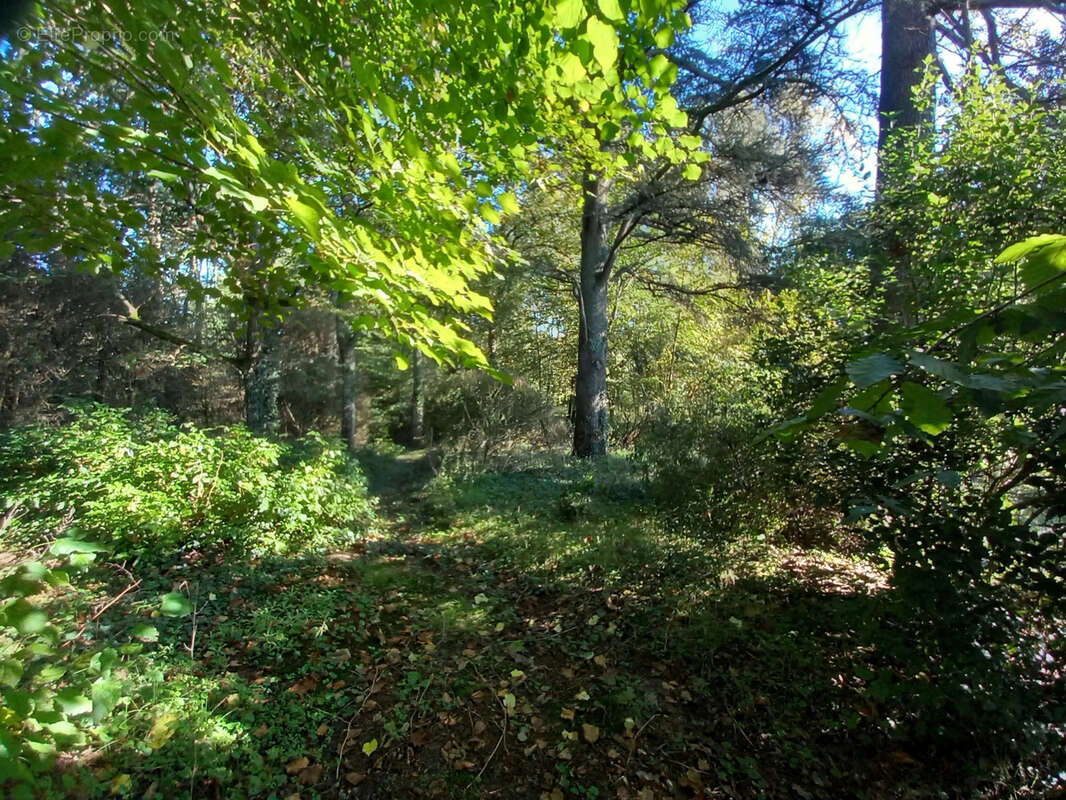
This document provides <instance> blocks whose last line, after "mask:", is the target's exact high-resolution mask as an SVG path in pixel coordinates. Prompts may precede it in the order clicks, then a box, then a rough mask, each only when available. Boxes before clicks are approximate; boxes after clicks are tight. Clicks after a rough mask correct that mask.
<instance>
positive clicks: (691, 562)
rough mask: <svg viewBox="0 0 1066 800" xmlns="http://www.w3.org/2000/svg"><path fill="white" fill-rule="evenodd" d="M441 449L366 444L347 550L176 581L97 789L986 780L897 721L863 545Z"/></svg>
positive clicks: (625, 791) (938, 788) (601, 790)
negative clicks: (359, 520)
mask: <svg viewBox="0 0 1066 800" xmlns="http://www.w3.org/2000/svg"><path fill="white" fill-rule="evenodd" d="M438 460H439V459H438V458H437V457H436V456H435V455H434V454H414V455H408V456H403V457H400V458H398V459H393V458H390V457H385V456H368V458H367V460H366V462H365V467H366V469H367V472H368V474H369V478H370V485H371V487H372V490H373V491H375V492H376V493H377V494H378V495H379V496H380V497H381V502H380V508H379V514H380V519H381V525H380V527H379V529H378V530H376V531H374V532H372V533H371V534H370V535H368V536H367V538H366V539H365V540H364V541H363V542H361V543H360V544H359V545H358V546H356V547H354V548H353V549H350V550H346V551H343V552H336V553H333V554H331V555H330V556H329V557H328V558H326V559H325V560H322V559H312V560H281V561H276V562H270V563H267V562H263V563H258V564H254V565H247V566H245V567H229V566H221V565H219V566H203V567H202V568H200V569H198V571H197V572H196V573H195V575H193V574H189V575H187V576H186V577H185V578H184V579H183V581H184V583H183V586H184V587H185V590H186V591H188V592H189V593H190V596H191V597H192V598H193V601H194V605H196V607H197V616H196V617H194V619H193V621H192V625H193V628H192V636H191V637H189V640H188V641H185V642H184V643H183V644H182V645H181V646H180V647H179V646H172V647H171V648H170V649H167V648H166V647H164V646H162V645H160V646H159V649H158V650H157V651H156V652H155V655H154V659H155V660H154V667H153V669H156V670H158V673H157V674H156V675H155V683H154V684H153V686H154V687H155V688H154V689H153V694H152V697H151V703H150V704H149V703H145V704H143V706H142V708H143V709H144V711H141V712H140V713H139V712H138V709H137V708H136V704H134V705H133V706H131V707H129V708H128V709H127V710H126V712H125V713H126V722H125V729H124V732H123V733H122V734H121V735H116V736H115V738H114V740H113V741H112V742H111V743H110V744H109V745H108V746H105V747H103V748H101V750H100V751H99V752H98V753H97V754H96V755H95V757H94V758H90V759H89V763H90V764H91V765H92V766H93V767H94V770H95V773H94V774H95V775H96V777H97V779H99V781H100V784H99V785H101V786H105V787H107V786H110V790H111V791H112V792H113V793H116V794H122V793H128V792H129V791H131V790H132V791H134V793H135V794H136V795H137V796H145V797H167V798H170V797H178V796H188V797H226V798H229V797H241V796H257V797H258V796H262V797H265V796H269V797H279V798H300V797H302V798H313V797H353V798H355V797H358V798H422V797H425V798H452V797H470V798H482V797H484V798H489V797H491V798H549V799H550V800H560V799H561V798H617V799H618V800H627V799H631V800H653V798H659V799H661V798H715V797H753V798H754V797H774V798H777V797H798V798H837V797H856V798H858V797H866V798H888V797H936V796H948V794H954V792H953V791H952V790H953V789H957V788H958V787H961V786H962V785H963V784H964V783H966V782H968V781H971V780H972V779H973V778H974V771H975V770H977V771H978V773H979V774H978V776H977V777H978V778H980V777H984V776H987V775H991V774H993V773H994V766H995V765H993V764H989V763H985V764H978V763H975V762H974V760H973V759H971V758H966V757H964V756H963V754H962V753H961V752H960V753H958V754H954V755H953V754H952V753H951V752H950V751H948V752H947V753H945V751H943V750H939V751H933V750H931V749H929V748H928V747H927V746H926V744H924V743H923V741H922V740H921V739H917V738H910V739H908V738H906V737H904V738H900V737H897V736H893V735H892V730H893V728H894V727H895V726H896V722H895V721H894V720H893V716H894V715H896V709H895V707H894V706H893V705H892V702H891V693H887V694H886V693H883V692H881V693H879V692H878V691H876V687H877V685H878V683H879V682H880V683H881V684H886V683H891V682H892V681H893V680H894V677H893V673H892V671H891V669H889V667H888V666H886V664H887V662H886V661H885V657H884V655H883V654H882V650H883V649H884V648H885V646H886V640H885V620H886V619H887V618H888V617H887V616H886V614H889V611H888V610H887V606H886V603H887V602H888V601H887V600H886V599H885V597H886V591H885V575H884V574H883V573H882V572H881V571H879V570H878V569H877V568H876V567H875V566H874V565H873V564H871V563H868V562H866V561H864V560H862V559H859V558H856V557H844V556H841V555H838V554H833V553H830V552H826V551H819V550H814V549H802V548H798V547H785V546H781V545H773V544H770V543H768V542H767V541H765V540H764V539H763V538H762V537H759V536H753V537H751V538H750V539H748V540H741V539H733V540H730V541H708V540H707V538H706V537H705V536H702V535H695V534H693V533H692V532H691V527H690V526H688V525H686V524H683V523H682V522H680V521H678V520H672V519H670V518H669V517H668V516H664V515H663V514H662V513H660V512H657V511H655V510H654V508H653V507H652V506H651V505H650V504H648V503H647V502H646V498H645V497H644V494H643V490H642V485H641V483H640V481H639V479H638V478H637V477H635V476H634V475H633V474H632V473H631V472H630V470H629V468H628V467H627V465H626V464H625V463H624V462H618V463H611V464H607V465H604V466H603V467H602V468H599V469H597V470H589V469H588V467H587V466H580V465H574V464H573V463H570V462H560V463H559V464H557V465H554V466H550V465H541V466H535V465H529V466H528V467H525V468H521V469H515V470H512V471H509V472H490V473H482V474H480V475H475V476H472V477H471V478H469V479H467V480H462V479H450V480H448V479H444V478H441V477H435V473H436V464H437V463H438ZM166 580H169V581H171V582H173V581H174V576H167V577H166ZM159 624H160V632H161V637H160V641H161V642H162V641H165V640H167V638H168V634H171V633H172V634H175V635H177V634H178V633H179V632H180V631H185V633H183V634H181V635H182V636H185V637H188V625H189V621H188V620H183V621H173V622H172V623H168V621H167V620H160V621H159ZM167 624H173V625H174V626H175V627H174V630H173V631H170V630H169V629H167V628H166V627H165V626H166V625H167ZM179 625H182V626H185V627H183V628H179V627H177V626H179ZM147 677H151V676H147ZM871 687H873V689H871ZM168 708H169V709H171V711H165V709H168ZM148 709H151V711H150V713H146V712H147V710H148ZM120 729H121V728H116V730H120ZM81 763H84V762H81ZM981 771H984V772H983V775H982V774H980V773H981ZM940 792H946V793H948V794H940ZM986 794H987V796H996V792H995V790H994V788H993V789H992V790H990V791H986ZM971 796H972V795H971Z"/></svg>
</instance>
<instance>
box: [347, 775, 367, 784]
mask: <svg viewBox="0 0 1066 800" xmlns="http://www.w3.org/2000/svg"><path fill="white" fill-rule="evenodd" d="M344 780H346V781H348V783H350V784H351V785H352V786H358V785H359V784H360V783H362V782H363V781H365V780H366V775H364V774H363V773H362V772H346V773H344Z"/></svg>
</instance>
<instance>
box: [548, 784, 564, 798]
mask: <svg viewBox="0 0 1066 800" xmlns="http://www.w3.org/2000/svg"><path fill="white" fill-rule="evenodd" d="M548 797H549V798H551V800H563V790H562V789H560V788H559V787H558V786H556V787H555V788H554V789H552V793H551V794H550V795H548Z"/></svg>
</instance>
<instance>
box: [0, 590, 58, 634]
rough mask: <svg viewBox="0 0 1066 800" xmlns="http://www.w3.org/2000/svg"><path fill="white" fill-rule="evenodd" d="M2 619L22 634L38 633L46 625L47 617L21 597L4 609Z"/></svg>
mask: <svg viewBox="0 0 1066 800" xmlns="http://www.w3.org/2000/svg"><path fill="white" fill-rule="evenodd" d="M4 619H5V622H6V624H8V625H10V626H12V627H13V628H15V629H16V630H17V631H18V632H19V633H22V634H33V633H40V632H41V631H42V630H44V628H45V626H46V625H47V624H48V615H47V614H45V613H44V612H43V611H42V610H41V609H39V608H37V607H36V606H34V605H32V604H31V603H30V602H29V601H27V600H23V599H22V598H21V597H20V598H19V599H18V600H15V601H14V602H13V603H11V604H9V605H8V606H7V607H6V608H5V609H4Z"/></svg>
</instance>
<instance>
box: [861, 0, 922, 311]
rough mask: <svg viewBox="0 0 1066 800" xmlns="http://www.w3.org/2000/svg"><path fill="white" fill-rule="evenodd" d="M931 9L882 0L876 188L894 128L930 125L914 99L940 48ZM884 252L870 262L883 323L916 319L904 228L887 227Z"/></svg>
mask: <svg viewBox="0 0 1066 800" xmlns="http://www.w3.org/2000/svg"><path fill="white" fill-rule="evenodd" d="M935 46H936V42H935V38H934V24H933V16H932V11H931V10H930V9H929V8H927V6H926V4H925V2H924V1H923V0H883V2H882V4H881V95H880V98H879V100H878V106H877V116H878V124H879V130H878V142H877V156H878V166H877V194H878V195H879V196H880V194H881V193H882V191H883V190H884V188H885V180H886V175H885V166H886V164H887V163H888V161H887V156H888V155H889V154H890V152H891V150H892V149H893V148H894V147H896V146H897V145H896V144H895V143H894V134H895V133H898V132H902V131H905V130H913V129H916V128H921V127H922V126H926V127H927V128H929V129H931V128H932V122H933V114H932V110H931V109H932V106H931V105H930V107H929V109H930V110H922V109H920V108H919V107H918V104H917V103H916V102H915V96H914V90H915V88H916V87H917V86H918V85H919V84H920V83H921V81H922V75H923V69H924V66H925V61H926V59H927V58H929V57H930V56H933V54H934V52H935ZM884 233H885V239H884V247H883V252H882V253H880V254H879V255H878V256H876V257H875V258H874V259H873V261H872V265H871V275H870V280H871V283H872V284H873V287H874V288H875V289H876V288H879V287H884V296H885V309H884V311H885V313H884V318H883V320H881V322H880V323H879V324H881V325H888V324H899V325H903V326H905V327H909V326H911V325H913V324H914V323H915V318H914V309H913V303H912V302H911V300H912V298H911V297H910V294H911V293H910V292H909V290H908V286H909V283H910V275H911V271H910V258H911V256H910V252H909V247H908V244H907V242H906V241H905V240H904V237H903V236H902V235H900V233H899V231H893V230H887V231H885V232H884Z"/></svg>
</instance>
